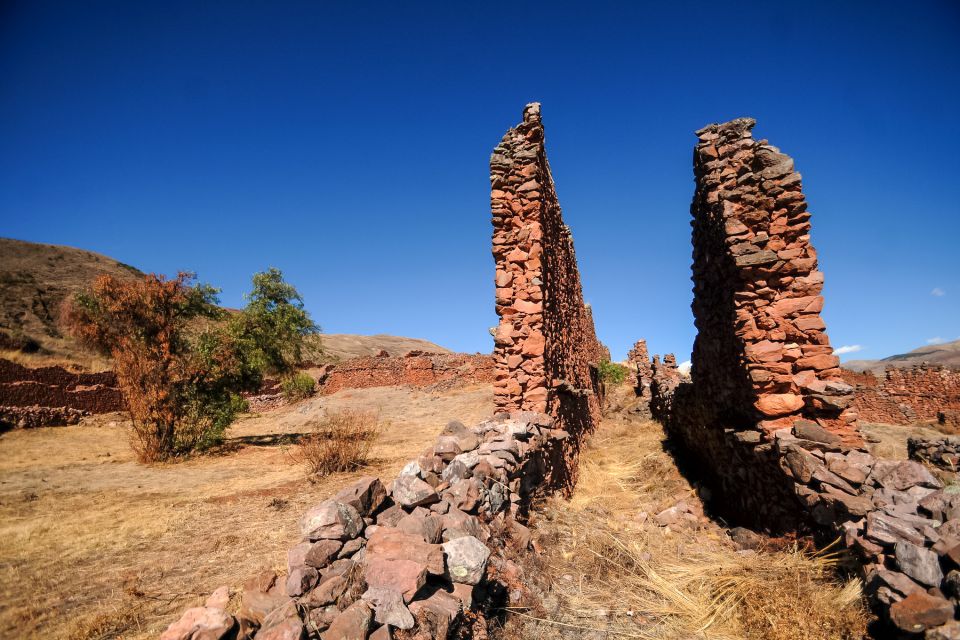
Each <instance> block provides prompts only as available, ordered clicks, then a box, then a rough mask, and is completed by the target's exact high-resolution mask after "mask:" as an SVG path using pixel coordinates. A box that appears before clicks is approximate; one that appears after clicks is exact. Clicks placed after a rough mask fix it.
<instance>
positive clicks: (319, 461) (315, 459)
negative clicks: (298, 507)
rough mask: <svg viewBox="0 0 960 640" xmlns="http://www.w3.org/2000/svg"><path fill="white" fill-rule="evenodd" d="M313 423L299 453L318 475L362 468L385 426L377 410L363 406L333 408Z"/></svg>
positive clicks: (299, 456) (299, 457)
mask: <svg viewBox="0 0 960 640" xmlns="http://www.w3.org/2000/svg"><path fill="white" fill-rule="evenodd" d="M309 426H310V433H309V434H308V435H306V436H304V437H303V439H301V440H300V447H299V452H298V454H297V457H298V459H300V460H301V461H302V462H303V464H304V465H306V467H307V472H308V473H309V474H310V475H312V476H317V477H323V476H328V475H330V474H331V473H337V472H340V471H356V470H357V469H362V468H363V467H364V466H366V465H367V464H368V463H369V462H370V452H371V451H372V450H373V445H374V443H375V442H376V441H377V439H378V438H379V437H380V433H381V431H382V430H383V428H382V427H381V425H380V421H379V418H378V417H377V414H376V413H375V412H373V411H364V410H360V409H343V410H340V411H331V412H328V413H327V415H326V416H324V417H323V418H320V419H318V420H315V421H313V422H311V423H310V425H309Z"/></svg>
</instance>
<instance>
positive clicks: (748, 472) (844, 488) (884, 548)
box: [652, 119, 960, 637]
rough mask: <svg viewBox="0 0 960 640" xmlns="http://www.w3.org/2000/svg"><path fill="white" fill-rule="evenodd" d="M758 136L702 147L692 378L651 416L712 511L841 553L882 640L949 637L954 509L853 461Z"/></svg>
mask: <svg viewBox="0 0 960 640" xmlns="http://www.w3.org/2000/svg"><path fill="white" fill-rule="evenodd" d="M753 125H754V121H753V120H750V119H740V120H734V121H733V122H729V123H726V124H722V125H711V126H709V127H706V128H704V129H702V130H701V131H699V132H698V136H699V138H700V141H699V143H698V144H697V147H696V151H695V153H694V166H695V173H696V179H697V188H696V195H695V197H694V201H693V205H692V208H691V211H692V213H693V217H694V222H693V244H694V252H693V256H694V264H693V281H694V303H693V310H694V316H695V318H696V325H697V328H698V330H699V333H698V335H697V340H696V343H695V346H694V351H693V369H692V374H693V377H692V382H691V383H681V384H680V385H678V386H677V387H676V389H675V390H674V391H673V392H672V393H671V392H670V390H669V389H666V390H665V391H664V392H663V395H664V397H663V398H658V396H660V395H661V391H660V389H659V388H657V387H656V386H655V387H654V400H655V402H654V403H653V405H652V406H654V407H655V410H656V411H658V416H659V417H660V418H661V420H663V421H664V423H665V425H666V427H667V429H668V432H669V433H670V434H671V437H672V438H673V439H674V440H675V442H676V443H677V444H678V445H679V448H680V449H681V450H683V451H684V452H685V454H686V455H688V456H690V457H693V458H694V459H695V460H696V461H697V464H696V466H695V467H694V468H695V469H696V470H697V472H699V473H701V474H702V476H703V480H704V481H705V482H707V483H709V484H710V485H711V487H712V488H713V490H714V491H713V494H714V496H715V499H714V500H713V506H714V508H715V509H716V510H718V511H722V512H723V513H724V514H725V515H726V516H727V517H728V518H730V519H731V520H734V521H743V522H749V523H752V524H753V525H754V526H756V527H758V528H762V529H769V530H774V531H784V530H797V529H799V530H806V531H811V530H812V531H814V532H818V533H821V534H824V537H823V539H824V540H826V541H832V540H834V539H836V538H837V537H839V538H840V539H841V540H842V541H843V543H844V544H845V546H846V547H847V548H848V549H849V550H850V552H851V555H852V556H853V557H854V558H856V559H858V560H859V561H860V563H861V567H862V571H863V577H864V579H865V582H866V591H867V593H868V595H869V596H870V599H871V602H872V603H873V604H874V605H875V606H876V608H877V611H878V613H879V614H880V615H881V622H882V624H886V625H888V626H887V628H886V629H885V630H883V631H882V633H881V634H880V635H878V637H901V635H900V634H906V635H903V636H902V637H918V636H917V635H916V634H918V633H923V632H924V631H925V630H931V633H933V634H935V635H933V636H927V637H956V635H952V634H954V633H955V632H956V631H957V625H958V623H957V622H956V621H955V620H954V616H955V614H954V612H955V608H956V606H957V605H958V604H960V590H957V589H956V588H955V587H954V583H955V582H956V581H957V580H958V579H960V572H957V571H954V570H955V569H957V567H958V564H957V562H956V560H955V559H954V558H957V559H960V501H958V500H956V498H955V497H954V495H953V494H952V492H950V491H948V490H945V489H944V486H943V484H942V482H941V481H940V480H939V479H938V478H936V477H935V476H933V475H932V474H931V473H930V472H929V471H928V470H927V469H926V468H925V467H924V466H922V465H921V464H919V463H917V462H913V461H899V460H884V459H879V458H875V457H874V456H872V455H870V454H869V453H867V452H866V451H865V450H864V449H863V446H862V441H861V439H860V437H859V428H858V423H857V412H856V409H854V408H853V406H852V405H853V402H854V398H853V387H852V386H851V385H849V384H847V383H845V382H843V381H842V379H841V372H840V369H839V368H838V365H837V359H836V358H835V357H834V356H833V355H832V351H831V349H830V343H829V340H828V339H827V334H826V327H825V326H824V323H823V320H822V319H821V318H820V310H821V308H822V306H823V298H822V296H821V295H820V289H821V287H822V283H823V275H822V274H821V273H820V272H819V271H818V270H817V259H816V252H815V251H814V249H813V247H812V246H811V244H810V236H809V232H810V222H809V219H810V215H809V213H808V212H807V209H806V202H805V200H804V198H803V194H802V193H801V190H800V176H799V174H797V173H796V172H795V171H794V170H793V162H792V160H790V158H788V157H787V156H785V155H783V154H782V153H780V152H779V151H778V150H777V149H776V148H774V147H772V146H770V145H769V144H767V142H766V141H763V140H761V141H756V140H754V139H753V137H752V135H751V129H752V128H753ZM951 571H953V573H951ZM934 629H935V631H934ZM936 634H942V635H936Z"/></svg>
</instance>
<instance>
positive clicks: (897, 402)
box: [843, 365, 960, 425]
mask: <svg viewBox="0 0 960 640" xmlns="http://www.w3.org/2000/svg"><path fill="white" fill-rule="evenodd" d="M843 379H844V380H845V381H846V382H847V383H848V384H851V385H853V386H854V387H855V389H856V392H855V393H856V395H855V398H854V402H853V406H854V408H856V410H857V412H858V413H859V414H860V419H861V420H865V421H867V422H879V423H883V424H904V425H908V424H914V423H916V422H925V421H928V420H937V419H938V418H939V415H940V414H944V415H947V414H949V413H951V412H953V413H955V412H957V411H960V370H957V369H950V368H946V367H940V366H929V365H917V366H914V367H909V368H895V367H887V369H886V371H884V373H883V374H882V375H879V376H878V375H875V374H873V373H871V372H869V371H866V372H863V373H857V372H854V371H847V370H843Z"/></svg>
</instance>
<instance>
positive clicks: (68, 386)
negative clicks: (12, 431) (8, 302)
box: [0, 359, 124, 427]
mask: <svg viewBox="0 0 960 640" xmlns="http://www.w3.org/2000/svg"><path fill="white" fill-rule="evenodd" d="M0 407H4V408H7V409H10V411H7V413H8V414H9V415H11V416H12V415H13V414H14V413H16V414H18V415H19V416H20V417H21V418H22V420H19V421H18V423H17V424H22V425H23V426H31V427H33V426H48V425H57V424H75V421H73V420H74V418H76V417H77V416H78V415H82V413H85V412H86V413H110V412H113V411H122V410H123V409H124V403H123V396H122V395H121V393H120V389H119V387H118V386H117V378H116V376H115V375H114V374H113V372H112V371H104V372H102V373H71V372H70V371H67V370H66V369H64V368H63V367H39V368H36V369H32V368H30V367H24V366H23V365H20V364H17V363H16V362H11V361H9V360H2V359H0ZM30 407H37V408H38V409H64V410H71V411H42V410H40V411H33V410H31V411H26V409H27V408H30ZM16 408H19V409H20V410H19V411H13V409H16ZM77 412H80V413H77ZM28 414H29V415H28ZM48 418H49V420H50V421H49V422H45V420H47V419H48Z"/></svg>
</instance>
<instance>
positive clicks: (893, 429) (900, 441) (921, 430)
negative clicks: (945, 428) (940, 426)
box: [860, 423, 943, 460]
mask: <svg viewBox="0 0 960 640" xmlns="http://www.w3.org/2000/svg"><path fill="white" fill-rule="evenodd" d="M860 429H861V431H862V432H863V434H864V436H865V437H866V439H867V445H868V449H869V451H870V453H872V454H873V455H875V456H877V457H878V458H890V459H893V460H906V459H907V439H908V438H910V436H919V437H924V438H940V437H943V433H941V432H940V431H938V430H937V429H936V428H934V426H933V425H929V424H915V425H911V426H903V425H892V424H870V423H863V424H861V425H860Z"/></svg>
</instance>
